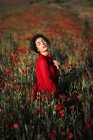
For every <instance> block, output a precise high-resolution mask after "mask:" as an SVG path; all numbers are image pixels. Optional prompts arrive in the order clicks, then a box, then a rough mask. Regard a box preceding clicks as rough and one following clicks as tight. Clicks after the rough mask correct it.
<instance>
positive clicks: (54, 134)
mask: <svg viewBox="0 0 93 140" xmlns="http://www.w3.org/2000/svg"><path fill="white" fill-rule="evenodd" d="M55 136H56V130H54V131H52V132H51V133H50V134H49V137H50V138H54V137H55Z"/></svg>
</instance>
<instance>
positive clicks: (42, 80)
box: [33, 54, 59, 97]
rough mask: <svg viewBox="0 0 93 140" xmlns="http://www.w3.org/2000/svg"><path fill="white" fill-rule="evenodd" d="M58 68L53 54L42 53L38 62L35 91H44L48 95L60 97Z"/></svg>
mask: <svg viewBox="0 0 93 140" xmlns="http://www.w3.org/2000/svg"><path fill="white" fill-rule="evenodd" d="M58 77H59V75H58V70H57V68H56V66H55V65H54V63H53V60H52V55H51V54H48V55H47V56H44V55H42V54H40V56H39V57H38V59H37V62H36V79H37V83H36V85H35V86H34V89H33V91H34V93H37V92H42V91H43V92H44V93H45V94H47V95H52V94H54V96H56V97H58V96H59V90H58Z"/></svg>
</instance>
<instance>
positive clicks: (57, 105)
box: [54, 103, 62, 110]
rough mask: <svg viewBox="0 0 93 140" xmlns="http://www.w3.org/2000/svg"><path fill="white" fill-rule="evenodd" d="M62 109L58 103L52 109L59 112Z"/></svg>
mask: <svg viewBox="0 0 93 140" xmlns="http://www.w3.org/2000/svg"><path fill="white" fill-rule="evenodd" d="M61 108H62V104H60V103H58V104H55V105H54V109H57V110H60V109H61Z"/></svg>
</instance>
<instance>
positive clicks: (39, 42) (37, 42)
mask: <svg viewBox="0 0 93 140" xmlns="http://www.w3.org/2000/svg"><path fill="white" fill-rule="evenodd" d="M41 41H45V39H43V38H42V39H41ZM38 43H40V41H38V42H37V44H38Z"/></svg>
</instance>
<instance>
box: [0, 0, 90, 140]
mask: <svg viewBox="0 0 93 140" xmlns="http://www.w3.org/2000/svg"><path fill="white" fill-rule="evenodd" d="M92 13H93V1H92V0H0V139H1V140H31V139H32V140H50V139H53V140H61V139H62V140H69V139H71V140H78V139H80V140H92V139H93V14H92ZM36 33H43V34H45V35H46V36H48V38H49V39H50V40H51V48H50V52H51V53H52V55H53V57H54V59H57V60H58V61H60V64H61V67H60V70H61V72H60V76H59V89H60V93H61V94H60V97H59V99H58V100H56V99H55V98H54V97H52V98H51V99H49V98H48V97H47V96H46V95H45V94H42V95H40V94H38V95H37V98H35V97H34V95H33V91H32V89H33V86H34V84H35V83H36V77H35V63H36V59H37V57H38V55H37V54H35V53H34V52H33V51H32V50H31V48H30V38H31V37H32V36H33V35H34V34H36Z"/></svg>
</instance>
